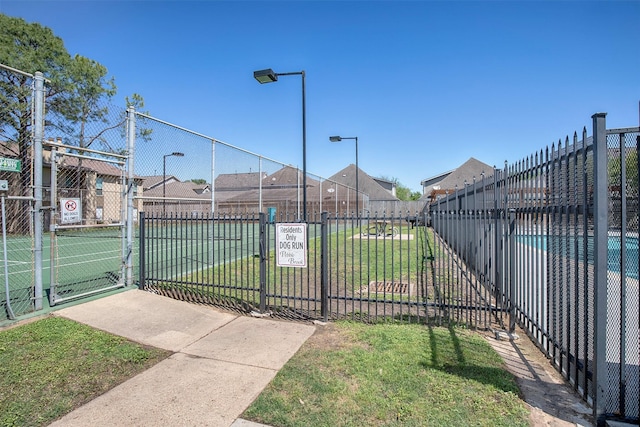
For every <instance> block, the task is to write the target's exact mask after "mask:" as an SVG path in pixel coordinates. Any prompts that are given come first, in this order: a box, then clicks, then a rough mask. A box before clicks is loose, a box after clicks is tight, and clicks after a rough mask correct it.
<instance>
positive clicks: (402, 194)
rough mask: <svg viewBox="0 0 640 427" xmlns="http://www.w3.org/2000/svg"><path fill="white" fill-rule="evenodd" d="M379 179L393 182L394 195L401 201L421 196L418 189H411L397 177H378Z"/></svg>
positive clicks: (416, 198)
mask: <svg viewBox="0 0 640 427" xmlns="http://www.w3.org/2000/svg"><path fill="white" fill-rule="evenodd" d="M380 179H384V180H385V181H391V182H393V183H394V184H395V186H396V197H397V198H398V199H400V200H402V201H409V200H418V199H420V197H421V196H422V194H421V193H420V192H419V191H411V189H410V188H409V187H407V186H406V185H404V184H402V183H401V182H400V181H399V180H398V178H387V177H380Z"/></svg>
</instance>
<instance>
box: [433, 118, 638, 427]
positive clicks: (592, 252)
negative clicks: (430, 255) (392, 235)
mask: <svg viewBox="0 0 640 427" xmlns="http://www.w3.org/2000/svg"><path fill="white" fill-rule="evenodd" d="M639 132H640V129H638V128H628V129H614V130H606V128H605V115H604V114H596V115H594V116H593V136H592V137H587V132H586V129H585V130H583V132H582V139H580V140H579V139H578V135H577V133H576V134H574V136H573V139H572V140H569V138H566V140H565V142H564V144H563V143H562V141H560V142H558V144H557V146H556V145H553V146H552V147H551V148H550V149H549V148H547V149H546V150H544V151H540V152H539V153H536V154H535V155H533V156H531V157H529V158H527V159H525V160H523V161H521V162H518V163H516V164H513V165H510V166H509V165H507V166H505V168H504V169H502V170H495V171H490V172H489V173H488V174H487V175H491V176H486V177H485V176H482V177H479V179H478V181H477V182H473V183H469V184H468V185H465V187H464V188H460V189H456V190H455V191H452V192H451V194H447V195H446V197H443V198H441V199H440V200H438V201H437V202H436V203H434V204H432V206H431V213H432V218H433V227H434V229H435V231H436V233H437V234H438V236H440V237H441V238H442V239H444V240H445V241H446V242H447V244H448V245H449V247H450V248H451V249H452V250H453V251H454V252H455V254H456V255H457V256H458V257H460V258H461V259H462V260H463V262H464V265H465V266H466V268H467V269H469V270H470V271H471V273H472V274H471V275H470V277H472V278H473V279H472V282H474V283H477V282H480V283H482V285H483V289H484V290H485V291H486V292H489V293H490V294H491V295H493V296H495V298H496V301H497V302H498V306H500V304H502V306H503V307H504V310H497V311H496V313H497V314H498V316H499V318H503V319H504V321H503V323H504V324H508V325H509V327H510V328H513V327H514V326H515V322H516V321H517V322H518V323H519V324H520V325H521V326H522V328H523V329H524V330H525V331H526V332H527V333H528V334H529V335H530V337H531V338H532V339H533V340H534V342H536V343H537V344H538V346H539V347H540V349H541V350H542V351H543V352H544V353H545V354H546V355H547V356H548V357H549V358H550V359H551V360H552V361H553V364H554V365H555V367H556V369H557V370H558V371H559V372H561V373H562V375H563V376H564V377H565V378H566V379H567V380H568V381H569V382H570V383H571V384H572V385H573V387H574V389H575V390H576V391H577V392H578V393H580V394H581V395H582V397H583V398H584V399H585V400H586V401H587V402H589V403H590V404H592V405H593V407H594V414H595V415H596V417H597V418H598V420H599V422H602V421H603V420H604V419H612V418H621V419H625V420H632V421H637V420H638V407H639V406H640V404H639V402H640V397H639V392H640V387H639V372H638V364H639V363H638V357H639V356H638V355H639V353H640V340H639V330H640V323H639V320H638V313H639V312H640V309H639V292H638V263H639V257H640V255H639V252H638V228H639V224H638V195H639V192H638V189H639V187H640V185H639V181H638V170H640V168H639V166H638V156H637V150H638V142H639V139H640V136H639V135H640V133H639Z"/></svg>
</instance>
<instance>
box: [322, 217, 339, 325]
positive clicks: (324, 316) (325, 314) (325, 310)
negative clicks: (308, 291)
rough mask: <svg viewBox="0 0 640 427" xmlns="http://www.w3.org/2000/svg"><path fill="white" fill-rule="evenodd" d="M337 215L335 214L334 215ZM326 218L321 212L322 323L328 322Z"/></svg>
mask: <svg viewBox="0 0 640 427" xmlns="http://www.w3.org/2000/svg"><path fill="white" fill-rule="evenodd" d="M336 215H337V214H336ZM328 217H329V214H328V213H327V212H322V215H321V217H320V247H321V249H320V298H321V300H322V301H321V303H320V312H321V313H320V314H321V315H322V320H323V321H325V322H326V321H328V320H329V292H328V291H329V290H328V286H329V244H328V238H329V233H328Z"/></svg>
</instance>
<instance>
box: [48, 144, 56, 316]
mask: <svg viewBox="0 0 640 427" xmlns="http://www.w3.org/2000/svg"><path fill="white" fill-rule="evenodd" d="M49 192H50V197H51V202H50V211H49V212H50V214H49V305H50V306H53V305H55V303H56V292H57V284H56V262H57V260H56V255H55V254H56V219H55V217H56V211H57V208H56V203H57V197H56V194H57V193H58V152H57V150H56V147H51V184H50V187H49Z"/></svg>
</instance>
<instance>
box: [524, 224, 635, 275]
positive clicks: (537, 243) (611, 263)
mask: <svg viewBox="0 0 640 427" xmlns="http://www.w3.org/2000/svg"><path fill="white" fill-rule="evenodd" d="M551 239H553V237H550V236H544V235H535V236H534V235H527V236H518V241H519V242H521V243H524V244H526V245H529V246H533V247H535V248H537V249H542V250H547V242H548V241H550V240H551ZM582 239H583V237H582V236H579V237H578V258H580V259H581V258H583V251H584V245H583V241H582ZM638 240H639V239H638V238H637V237H626V238H625V239H624V245H625V249H626V256H627V258H626V262H625V268H624V269H621V268H620V267H621V265H620V264H621V257H622V239H621V237H619V236H610V237H609V240H608V243H607V269H608V270H609V271H614V272H617V273H619V272H621V271H624V272H625V273H626V274H625V275H626V276H627V277H632V278H634V279H638V277H639V276H640V274H639V268H638V267H639V260H640V249H639V244H638ZM553 243H555V244H551V250H552V251H556V250H557V251H562V252H564V253H567V249H566V246H567V245H568V255H569V256H571V257H573V256H574V248H575V241H574V240H573V239H569V241H568V243H567V239H566V237H561V236H558V237H556V238H555V242H553ZM587 251H588V252H589V254H592V253H593V237H592V236H589V237H588V240H587ZM589 258H590V260H591V259H593V256H592V255H591V256H590V257H589Z"/></svg>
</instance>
